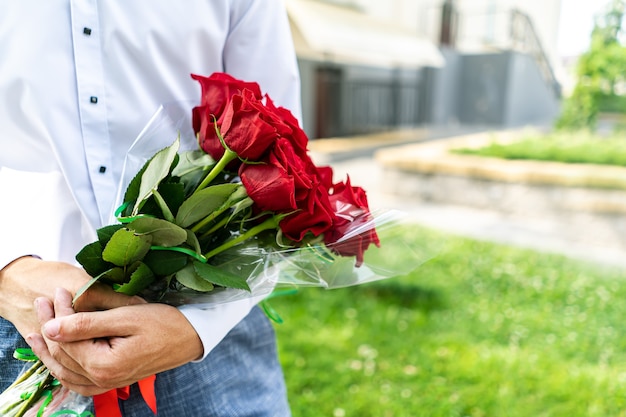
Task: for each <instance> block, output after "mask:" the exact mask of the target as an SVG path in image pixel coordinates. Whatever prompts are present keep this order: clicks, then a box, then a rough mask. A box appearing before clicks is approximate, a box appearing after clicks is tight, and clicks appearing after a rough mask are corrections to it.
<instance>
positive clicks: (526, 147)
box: [454, 133, 626, 166]
mask: <svg viewBox="0 0 626 417" xmlns="http://www.w3.org/2000/svg"><path fill="white" fill-rule="evenodd" d="M454 152H456V153H461V154H470V155H479V156H491V157H496V158H504V159H532V160H538V161H557V162H567V163H588V164H604V165H618V166H626V136H624V135H621V136H611V137H598V136H593V135H590V134H585V133H552V134H550V135H545V136H533V137H527V138H524V139H522V140H520V141H516V142H514V143H510V144H497V143H495V142H494V143H491V144H490V145H488V146H485V147H483V148H479V149H457V150H455V151H454Z"/></svg>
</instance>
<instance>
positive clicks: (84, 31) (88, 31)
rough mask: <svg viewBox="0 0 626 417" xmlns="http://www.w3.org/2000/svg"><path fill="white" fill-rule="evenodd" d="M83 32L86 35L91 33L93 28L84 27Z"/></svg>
mask: <svg viewBox="0 0 626 417" xmlns="http://www.w3.org/2000/svg"><path fill="white" fill-rule="evenodd" d="M83 34H84V35H85V36H89V35H91V28H87V27H85V28H83Z"/></svg>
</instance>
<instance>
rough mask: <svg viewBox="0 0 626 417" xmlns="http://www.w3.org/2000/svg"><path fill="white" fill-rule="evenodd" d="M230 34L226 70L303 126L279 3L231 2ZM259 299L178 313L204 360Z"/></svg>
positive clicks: (284, 14) (291, 49) (292, 59)
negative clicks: (253, 84)
mask: <svg viewBox="0 0 626 417" xmlns="http://www.w3.org/2000/svg"><path fill="white" fill-rule="evenodd" d="M231 4H232V10H231V22H232V23H231V29H230V31H229V35H228V37H227V40H226V44H225V47H224V66H225V68H224V70H225V72H227V73H229V74H231V75H232V76H234V77H237V78H239V79H242V80H246V81H256V82H257V83H258V84H259V85H260V87H261V89H262V91H263V92H264V93H267V94H268V95H269V96H270V97H271V98H272V100H273V101H274V102H275V103H276V105H278V106H282V107H285V108H287V109H289V110H290V111H291V112H292V113H293V115H294V116H295V117H296V118H297V119H298V120H300V121H301V113H302V110H301V101H300V100H301V99H300V76H299V72H298V65H297V60H296V55H295V51H294V47H293V40H292V37H291V31H290V28H289V20H288V18H287V12H286V9H285V7H284V4H283V2H282V0H265V1H258V0H244V1H231ZM262 299H263V297H262V296H260V297H251V298H248V299H244V300H239V301H236V302H231V303H227V304H219V305H216V306H213V307H208V308H207V307H203V308H198V307H194V306H193V305H187V306H182V307H179V310H180V311H181V312H182V313H183V314H184V315H185V317H186V318H187V320H189V322H190V323H191V324H192V326H193V327H194V329H195V330H196V332H197V333H198V335H199V336H200V339H201V340H202V343H203V346H204V356H203V358H202V359H204V358H205V357H206V356H207V355H208V354H209V353H210V352H211V350H213V348H215V346H217V345H218V344H219V342H220V341H221V340H222V339H223V338H224V337H225V336H226V335H227V334H228V332H230V330H231V329H232V328H233V327H234V326H236V325H237V324H238V323H239V322H240V321H241V320H242V319H243V318H244V317H245V316H246V315H247V314H248V313H249V312H250V310H251V309H252V307H254V305H256V304H257V303H258V302H260V301H261V300H262Z"/></svg>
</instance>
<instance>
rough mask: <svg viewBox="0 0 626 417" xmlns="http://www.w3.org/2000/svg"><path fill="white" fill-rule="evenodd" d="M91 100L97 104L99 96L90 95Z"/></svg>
mask: <svg viewBox="0 0 626 417" xmlns="http://www.w3.org/2000/svg"><path fill="white" fill-rule="evenodd" d="M89 101H90V102H91V103H92V104H96V103H97V102H98V97H96V96H91V97H89Z"/></svg>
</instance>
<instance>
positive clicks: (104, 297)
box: [74, 283, 146, 311]
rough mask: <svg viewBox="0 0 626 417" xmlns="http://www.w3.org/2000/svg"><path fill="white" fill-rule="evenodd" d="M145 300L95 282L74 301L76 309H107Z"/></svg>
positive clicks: (141, 302)
mask: <svg viewBox="0 0 626 417" xmlns="http://www.w3.org/2000/svg"><path fill="white" fill-rule="evenodd" d="M145 303H146V300H144V299H143V298H141V297H139V296H137V295H134V296H130V295H126V294H122V293H119V292H115V291H113V289H112V288H110V287H107V286H106V285H103V284H99V283H97V284H95V285H93V286H92V287H91V288H89V289H88V290H87V291H85V292H84V293H83V294H82V295H81V296H80V297H78V298H77V299H76V300H75V301H74V309H75V310H76V311H97V310H108V309H111V308H116V307H124V306H128V305H134V304H145Z"/></svg>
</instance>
